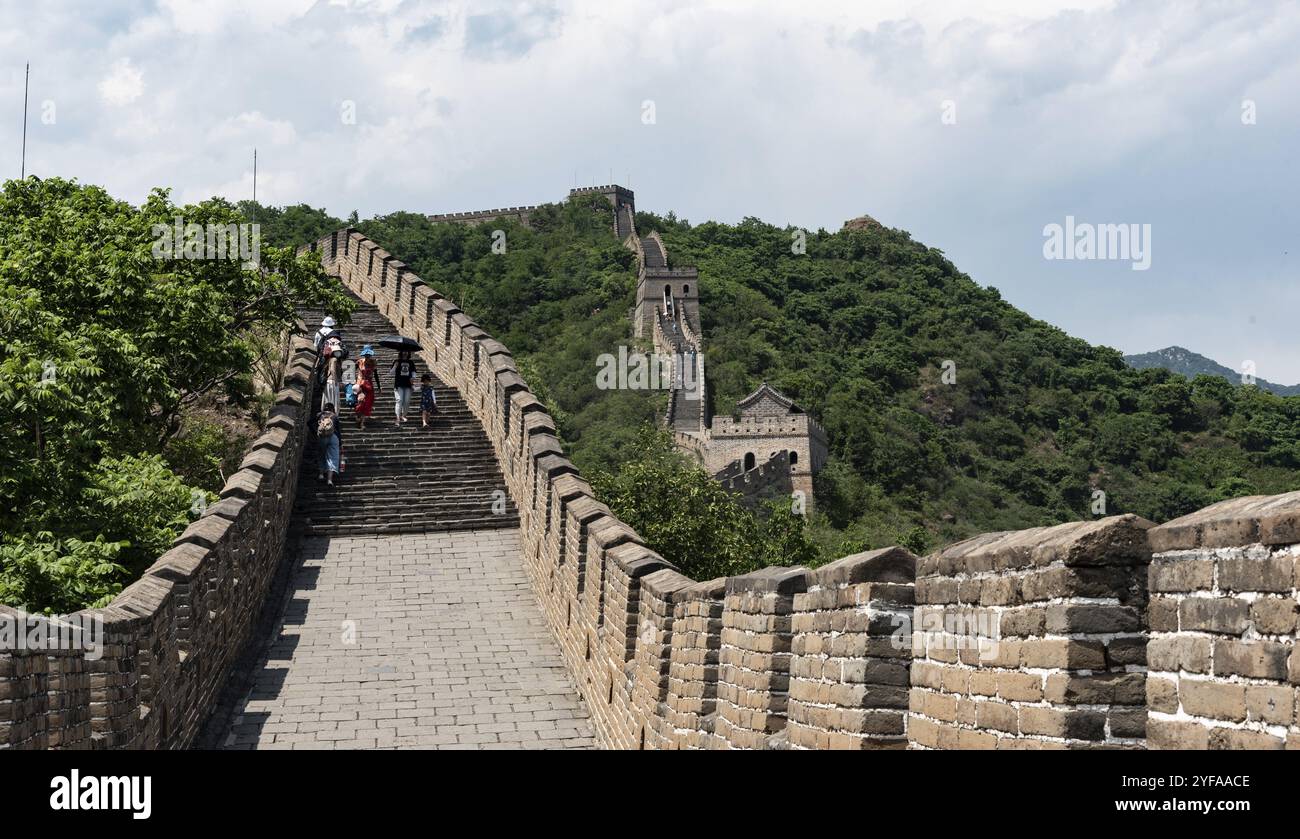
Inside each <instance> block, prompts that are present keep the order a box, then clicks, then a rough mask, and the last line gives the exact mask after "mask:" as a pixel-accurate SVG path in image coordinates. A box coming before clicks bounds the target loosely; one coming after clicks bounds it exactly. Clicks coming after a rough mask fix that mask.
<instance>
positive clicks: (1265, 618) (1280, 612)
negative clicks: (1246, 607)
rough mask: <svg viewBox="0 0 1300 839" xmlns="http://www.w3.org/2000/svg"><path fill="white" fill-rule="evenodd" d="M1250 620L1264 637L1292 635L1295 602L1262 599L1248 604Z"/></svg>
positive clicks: (1270, 598)
mask: <svg viewBox="0 0 1300 839" xmlns="http://www.w3.org/2000/svg"><path fill="white" fill-rule="evenodd" d="M1250 620H1251V622H1252V623H1254V624H1255V629H1256V630H1258V631H1259V632H1261V633H1263V634H1264V635H1291V634H1294V632H1295V628H1296V602H1295V600H1293V599H1291V598H1286V597H1262V598H1260V599H1259V600H1256V601H1255V602H1254V603H1252V604H1250Z"/></svg>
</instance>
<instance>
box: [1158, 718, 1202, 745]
mask: <svg viewBox="0 0 1300 839" xmlns="http://www.w3.org/2000/svg"><path fill="white" fill-rule="evenodd" d="M1146 733H1147V748H1148V749H1180V750H1202V751H1203V750H1205V749H1207V748H1209V746H1210V730H1209V729H1208V728H1206V727H1205V726H1204V725H1201V724H1200V723H1198V722H1191V721H1185V720H1162V719H1156V718H1154V717H1153V718H1149V719H1147V730H1146Z"/></svg>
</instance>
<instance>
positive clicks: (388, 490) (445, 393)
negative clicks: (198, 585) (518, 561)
mask: <svg viewBox="0 0 1300 839" xmlns="http://www.w3.org/2000/svg"><path fill="white" fill-rule="evenodd" d="M354 299H356V298H355V296H354ZM300 316H301V317H302V318H303V320H304V321H305V322H306V323H307V324H308V327H309V328H310V330H311V331H312V332H313V333H314V332H315V330H316V329H317V328H318V326H319V324H320V321H321V319H322V318H323V317H324V313H323V312H321V311H320V310H319V309H316V310H313V309H302V310H300ZM337 328H338V330H339V331H340V332H342V333H343V337H344V343H345V344H346V345H347V347H348V349H349V351H350V355H349V358H350V359H352V360H356V359H357V358H359V353H360V350H361V347H362V346H364V345H365V344H371V345H372V346H374V348H375V360H376V366H377V368H378V370H379V374H380V386H379V388H378V389H377V390H376V392H375V406H374V410H373V413H372V414H371V416H370V418H369V420H368V422H367V424H366V428H365V429H364V430H361V429H358V428H357V426H356V420H355V417H354V416H353V412H352V410H351V409H349V408H348V407H347V406H346V405H345V406H343V407H342V409H341V411H340V416H341V419H342V433H343V454H344V459H345V464H346V465H345V470H344V472H343V473H342V474H341V475H339V476H337V478H336V480H335V485H334V486H333V487H327V486H325V485H324V484H321V483H318V482H317V481H316V474H317V470H316V465H317V462H318V457H319V455H318V453H317V447H316V444H315V441H314V440H309V441H308V444H307V445H306V446H305V448H304V457H305V458H306V460H305V462H304V465H303V469H302V470H301V477H300V480H299V494H298V499H297V503H295V505H294V527H296V528H297V529H298V531H299V532H301V533H303V534H304V535H340V536H341V535H362V534H367V533H418V532H433V531H447V530H459V529H478V528H497V527H517V526H518V524H519V516H518V512H517V510H516V509H515V507H514V505H513V503H512V502H510V500H509V498H508V496H507V499H506V501H507V504H506V511H505V513H504V514H496V513H493V511H492V506H493V501H494V500H495V499H496V498H497V496H496V495H495V494H494V493H496V492H499V491H504V490H505V488H506V484H505V479H504V476H502V474H501V469H500V466H499V464H498V463H497V460H496V452H495V450H494V448H493V446H492V442H491V440H490V439H489V438H488V436H487V434H486V433H485V432H484V430H483V427H482V426H481V425H480V423H479V421H478V419H477V418H476V417H475V416H474V414H473V412H472V411H471V410H470V409H469V406H468V404H467V403H466V402H465V400H464V399H463V398H462V396H461V394H460V393H459V392H458V391H457V390H456V389H455V388H453V387H450V386H449V385H447V383H446V382H443V381H442V380H441V379H439V378H438V377H436V376H435V377H434V380H433V383H432V386H433V388H434V392H435V394H436V396H437V400H438V408H437V412H436V413H435V414H434V418H433V422H432V423H431V425H430V427H428V428H424V427H421V425H420V421H419V411H420V387H419V385H418V383H417V386H416V387H415V389H414V390H415V392H414V393H413V394H412V398H411V407H410V413H409V414H408V417H409V418H408V420H407V422H406V423H404V424H403V425H402V426H400V427H398V426H395V425H394V423H393V421H392V417H393V405H394V402H395V399H394V397H393V393H392V388H391V378H390V377H389V376H388V375H387V372H388V368H389V366H390V365H391V364H392V363H393V361H395V360H396V359H397V353H396V352H395V351H393V350H388V349H385V348H383V347H380V346H378V340H379V338H380V337H382V336H384V335H390V334H393V333H395V332H396V331H397V330H396V328H395V327H394V326H393V324H391V323H389V322H388V320H387V319H386V318H384V316H383V315H382V314H380V313H379V310H378V309H377V308H376V307H374V306H373V305H370V304H367V303H363V302H361V301H360V300H357V308H356V311H355V313H354V314H353V317H352V320H351V322H350V323H346V324H340V325H339V326H338V327H337ZM417 365H419V368H420V369H419V372H420V373H425V372H431V371H428V370H427V369H425V365H424V364H423V362H422V361H421V360H419V359H417ZM321 390H322V387H320V386H318V387H317V394H316V402H315V405H316V407H317V408H319V405H320V391H321Z"/></svg>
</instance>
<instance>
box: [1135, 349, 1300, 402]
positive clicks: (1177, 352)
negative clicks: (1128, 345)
mask: <svg viewBox="0 0 1300 839" xmlns="http://www.w3.org/2000/svg"><path fill="white" fill-rule="evenodd" d="M1124 361H1125V363H1127V364H1128V365H1129V366H1130V367H1136V368H1137V369H1138V370H1145V369H1147V368H1148V367H1163V368H1164V369H1166V370H1168V371H1169V372H1170V373H1177V374H1178V375H1180V376H1183V377H1185V378H1188V379H1194V378H1196V377H1197V376H1199V375H1202V374H1204V375H1206V376H1220V377H1222V378H1224V379H1227V380H1228V381H1230V382H1232V383H1233V384H1240V383H1242V379H1243V378H1244V376H1243V375H1242V371H1240V370H1233V369H1232V368H1231V367H1225V366H1223V365H1222V364H1220V363H1219V362H1217V361H1215V360H1214V359H1212V358H1206V357H1205V356H1203V355H1201V354H1200V353H1195V352H1192V351H1191V350H1188V349H1184V348H1183V347H1165V348H1164V349H1163V350H1156V351H1154V352H1147V353H1140V354H1138V355H1126V356H1124ZM1251 384H1253V385H1257V386H1258V387H1260V388H1261V389H1263V390H1267V391H1268V392H1269V393H1276V394H1277V395H1278V396H1300V385H1279V384H1274V383H1273V382H1270V381H1268V380H1267V379H1260V378H1256V379H1255V380H1254V381H1253V382H1251Z"/></svg>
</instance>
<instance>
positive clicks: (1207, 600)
mask: <svg viewBox="0 0 1300 839" xmlns="http://www.w3.org/2000/svg"><path fill="white" fill-rule="evenodd" d="M1249 617H1250V604H1249V603H1247V602H1246V601H1244V600H1239V599H1237V598H1235V597H1185V598H1183V601H1182V603H1180V604H1179V606H1178V622H1179V626H1180V627H1181V628H1182V631H1183V632H1217V633H1221V634H1227V635H1240V634H1241V633H1242V632H1244V631H1245V629H1246V621H1247V620H1248V619H1249Z"/></svg>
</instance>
